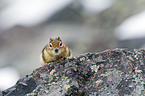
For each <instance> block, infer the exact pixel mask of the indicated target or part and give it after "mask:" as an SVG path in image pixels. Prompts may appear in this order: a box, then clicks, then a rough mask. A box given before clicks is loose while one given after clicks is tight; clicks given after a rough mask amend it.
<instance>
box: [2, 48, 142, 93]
mask: <svg viewBox="0 0 145 96" xmlns="http://www.w3.org/2000/svg"><path fill="white" fill-rule="evenodd" d="M2 94H3V95H5V96H24V95H26V96H98V95H99V96H125V95H128V96H144V94H145V50H143V49H134V50H128V49H114V50H106V51H103V52H100V53H86V54H84V55H80V56H78V57H72V58H62V59H60V60H58V61H55V62H51V63H48V64H46V65H44V66H42V67H40V68H38V69H36V70H34V71H33V73H32V74H30V75H27V76H26V77H24V78H22V79H20V80H19V81H18V82H17V83H16V85H15V86H13V87H11V88H9V89H7V90H4V91H3V92H2Z"/></svg>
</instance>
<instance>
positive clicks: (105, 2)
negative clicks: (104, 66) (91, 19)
mask: <svg viewBox="0 0 145 96" xmlns="http://www.w3.org/2000/svg"><path fill="white" fill-rule="evenodd" d="M81 1H82V2H81V3H82V5H83V7H84V9H85V10H86V11H88V12H89V13H99V12H101V11H104V10H105V9H107V8H109V7H111V5H112V4H113V3H114V2H115V1H116V0H81Z"/></svg>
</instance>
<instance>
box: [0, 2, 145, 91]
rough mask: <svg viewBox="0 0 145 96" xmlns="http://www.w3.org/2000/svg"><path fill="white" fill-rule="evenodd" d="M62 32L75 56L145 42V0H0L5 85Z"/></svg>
mask: <svg viewBox="0 0 145 96" xmlns="http://www.w3.org/2000/svg"><path fill="white" fill-rule="evenodd" d="M58 36H60V37H61V38H62V40H63V41H64V42H65V43H66V45H67V46H68V47H69V48H71V49H72V52H73V56H77V55H80V54H83V53H85V52H100V51H103V50H105V49H112V48H116V47H119V48H129V49H133V48H145V0H0V90H4V89H7V88H9V87H11V86H13V85H14V84H15V83H16V81H17V80H18V79H19V78H21V77H23V76H25V75H26V74H30V73H31V72H32V71H33V70H34V69H36V68H38V67H39V66H41V65H40V61H39V57H40V53H41V50H42V49H43V47H44V46H45V45H46V44H47V42H48V40H49V38H50V37H52V38H55V37H58Z"/></svg>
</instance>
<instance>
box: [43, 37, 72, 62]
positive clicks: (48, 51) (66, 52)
mask: <svg viewBox="0 0 145 96" xmlns="http://www.w3.org/2000/svg"><path fill="white" fill-rule="evenodd" d="M69 56H71V52H70V49H68V48H67V47H66V45H65V44H64V43H63V42H62V40H61V39H60V37H58V38H55V39H52V38H50V42H49V44H48V45H47V46H46V47H45V48H44V49H43V50H42V55H41V61H43V63H49V62H52V61H55V60H57V59H58V58H61V57H69Z"/></svg>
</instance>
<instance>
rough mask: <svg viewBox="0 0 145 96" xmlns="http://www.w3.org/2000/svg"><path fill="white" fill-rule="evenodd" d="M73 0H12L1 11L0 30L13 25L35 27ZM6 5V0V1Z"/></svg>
mask: <svg viewBox="0 0 145 96" xmlns="http://www.w3.org/2000/svg"><path fill="white" fill-rule="evenodd" d="M72 1H73V0H16V1H15V2H14V0H12V1H11V2H13V3H12V4H9V6H7V7H5V8H4V9H3V10H1V14H0V29H7V28H11V27H13V26H15V25H22V26H35V25H37V24H39V23H41V22H43V21H45V20H46V19H48V18H49V17H51V16H52V15H53V14H55V13H56V12H57V11H59V10H61V9H63V8H64V7H66V6H67V5H68V4H70V3H71V2H72ZM7 3H8V0H7Z"/></svg>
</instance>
